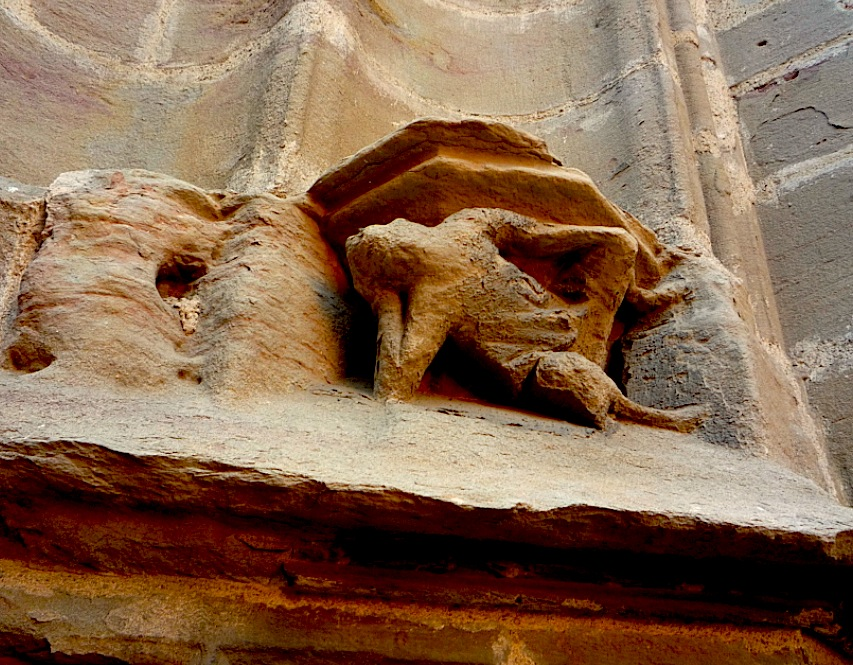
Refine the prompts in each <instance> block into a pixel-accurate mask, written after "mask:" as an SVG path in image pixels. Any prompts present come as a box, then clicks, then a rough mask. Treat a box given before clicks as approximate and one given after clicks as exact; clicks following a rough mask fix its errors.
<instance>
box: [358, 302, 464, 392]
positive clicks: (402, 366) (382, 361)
mask: <svg viewBox="0 0 853 665" xmlns="http://www.w3.org/2000/svg"><path fill="white" fill-rule="evenodd" d="M398 301H399V299H398ZM396 316H397V314H396V312H395V313H393V314H386V315H385V316H380V318H379V330H378V337H377V339H378V344H379V347H380V349H379V351H380V353H379V355H378V357H377V363H376V371H375V374H374V391H375V394H376V396H377V397H379V398H381V399H400V400H407V399H411V397H412V396H413V395H414V394H415V391H416V390H417V389H418V385H419V384H420V382H421V379H423V376H424V374H425V373H426V370H427V367H429V364H430V363H431V362H432V361H433V359H434V358H435V356H436V354H437V353H438V351H439V349H440V348H441V346H442V344H444V341H445V340H446V339H447V332H448V329H449V327H450V322H451V320H450V318H449V317H448V316H447V312H445V311H443V310H442V309H441V300H440V299H439V298H435V297H433V296H432V294H431V293H430V291H429V289H426V288H417V287H415V288H413V289H412V290H411V291H410V292H409V293H408V307H407V308H406V316H405V320H404V321H402V319H399V320H400V321H402V326H400V325H398V319H396ZM399 331H401V332H402V335H400V334H399ZM386 340H387V341H386ZM383 346H384V347H385V349H384V350H383ZM395 351H396V352H395Z"/></svg>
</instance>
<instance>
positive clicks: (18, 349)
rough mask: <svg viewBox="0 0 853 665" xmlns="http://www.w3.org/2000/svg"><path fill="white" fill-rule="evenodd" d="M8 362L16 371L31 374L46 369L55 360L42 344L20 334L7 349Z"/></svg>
mask: <svg viewBox="0 0 853 665" xmlns="http://www.w3.org/2000/svg"><path fill="white" fill-rule="evenodd" d="M8 355H9V363H10V364H11V365H12V368H13V369H14V370H16V371H18V372H27V373H29V374H33V373H34V372H39V371H41V370H43V369H46V368H47V367H49V366H50V365H51V363H52V362H53V361H54V360H56V356H54V355H53V354H52V353H51V352H50V351H49V350H48V349H47V348H46V347H45V346H44V345H43V344H40V343H38V342H37V341H36V340H32V339H30V338H29V337H28V336H25V335H22V336H20V337H19V338H18V339H17V340H16V342H15V343H14V344H13V345H12V346H10V347H9V350H8Z"/></svg>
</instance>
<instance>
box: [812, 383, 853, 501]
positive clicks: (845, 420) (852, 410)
mask: <svg viewBox="0 0 853 665" xmlns="http://www.w3.org/2000/svg"><path fill="white" fill-rule="evenodd" d="M808 391H809V397H810V399H811V402H812V404H813V405H815V406H817V407H818V409H819V410H820V414H821V416H823V425H824V428H825V430H826V433H827V441H828V444H829V453H830V455H831V456H832V457H833V459H834V461H835V462H836V463H837V464H838V466H839V468H840V469H841V473H842V476H843V481H844V483H845V485H846V486H847V487H853V448H851V446H850V442H851V441H853V415H851V414H853V370H850V369H848V370H847V371H842V372H835V373H833V374H831V375H829V376H827V378H826V379H824V380H821V381H817V382H814V383H810V384H808Z"/></svg>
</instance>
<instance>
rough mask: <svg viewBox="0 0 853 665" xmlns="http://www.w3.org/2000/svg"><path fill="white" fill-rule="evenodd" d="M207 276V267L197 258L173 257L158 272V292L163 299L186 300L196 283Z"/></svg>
mask: <svg viewBox="0 0 853 665" xmlns="http://www.w3.org/2000/svg"><path fill="white" fill-rule="evenodd" d="M206 274H207V265H205V263H204V261H203V260H201V259H199V258H197V257H195V256H173V257H172V258H171V259H169V260H168V261H166V262H165V263H163V265H161V266H160V269H159V270H158V271H157V281H156V284H157V291H158V293H159V294H160V297H161V298H164V299H165V298H186V297H187V296H189V295H191V294H192V292H193V291H194V290H195V282H196V281H198V280H199V279H200V278H201V277H204V275H206Z"/></svg>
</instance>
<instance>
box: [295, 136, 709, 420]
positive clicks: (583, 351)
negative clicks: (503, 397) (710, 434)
mask: <svg viewBox="0 0 853 665" xmlns="http://www.w3.org/2000/svg"><path fill="white" fill-rule="evenodd" d="M304 207H305V209H306V211H308V212H309V213H310V214H311V215H312V216H313V217H314V218H315V219H316V220H317V221H318V223H319V224H320V227H321V229H322V230H323V233H324V235H325V236H326V238H328V239H329V240H330V241H331V242H332V243H333V244H334V245H337V246H338V247H342V246H343V245H345V247H346V254H347V260H348V263H349V267H350V271H351V273H352V277H353V282H354V285H355V288H356V290H358V292H359V293H361V295H362V296H364V298H365V299H366V300H367V301H368V302H369V303H370V304H371V306H372V308H373V310H374V312H375V314H376V316H377V317H378V319H379V339H378V359H377V365H376V374H375V392H376V394H377V395H378V396H380V397H383V398H391V399H408V398H410V397H411V396H412V395H413V393H414V392H415V390H416V389H417V387H418V385H419V383H420V381H421V378H422V377H423V375H424V373H425V371H426V369H427V367H428V365H429V364H430V362H431V361H432V360H433V358H434V357H435V355H436V354H437V352H438V350H439V349H440V348H441V346H442V344H443V343H444V342H445V340H447V339H451V340H453V342H454V343H455V344H456V346H457V347H459V348H460V349H461V350H462V351H463V352H464V353H466V354H467V355H468V356H470V357H472V358H473V359H475V360H476V361H477V363H478V364H479V365H481V366H482V367H483V368H484V369H485V370H486V371H487V372H488V373H489V374H490V375H491V376H492V377H494V379H495V381H496V382H497V383H498V384H499V385H500V386H502V387H503V388H504V389H505V392H506V393H507V394H508V395H509V397H510V398H519V397H521V398H525V397H526V398H527V402H528V403H532V405H533V406H534V407H538V406H541V408H542V409H543V410H550V411H554V410H556V411H558V412H560V413H561V414H562V415H564V416H565V417H567V418H568V419H575V420H583V421H586V422H591V423H592V424H594V425H595V426H597V427H604V426H605V423H606V420H607V417H608V415H613V416H616V417H618V418H622V419H626V420H630V421H634V422H640V423H645V424H649V425H654V426H659V427H667V428H671V429H676V430H682V431H689V430H691V429H693V428H695V427H696V426H697V424H699V423H700V422H701V420H702V412H703V410H702V409H701V407H696V406H689V407H683V408H681V409H674V410H661V409H653V408H649V407H646V406H642V405H640V404H636V403H634V402H632V401H631V400H629V399H628V398H627V397H625V395H623V394H622V393H621V391H620V390H619V388H618V387H617V386H616V384H615V383H614V382H613V381H612V380H611V379H610V378H609V377H608V376H607V374H606V373H605V371H604V367H605V366H606V363H607V357H608V352H609V349H610V347H611V345H612V343H613V341H614V337H615V336H616V335H615V332H614V321H615V318H616V312H617V310H618V309H619V308H620V306H621V305H622V304H623V302H627V303H628V304H629V305H630V306H631V307H632V308H633V309H634V310H635V311H637V312H639V313H643V312H648V311H650V310H663V309H665V308H666V307H668V306H669V305H671V304H673V303H675V302H677V301H678V300H680V299H681V298H682V297H683V295H684V293H685V290H684V289H678V288H673V287H662V286H661V280H662V279H663V277H665V276H666V275H667V274H668V273H669V272H670V270H671V269H672V267H673V266H674V264H675V263H676V262H677V260H678V256H677V254H676V253H674V252H673V251H671V250H670V249H669V248H667V247H666V246H665V245H663V243H661V242H660V240H658V238H657V237H656V236H655V234H654V232H653V231H652V230H651V229H649V228H647V227H645V226H644V225H643V224H641V223H640V222H639V221H638V220H637V219H636V218H634V217H633V216H631V215H630V214H628V213H627V212H625V211H624V210H621V209H620V208H619V207H618V206H616V205H614V204H613V203H611V202H610V201H608V199H607V198H606V197H605V196H604V195H603V194H602V193H601V192H600V191H599V190H598V188H597V187H596V186H595V184H594V183H593V182H592V180H591V179H590V178H589V176H587V175H586V174H584V173H582V172H581V171H578V170H576V169H571V168H565V167H563V166H562V165H561V164H560V163H559V161H558V160H557V159H556V158H554V157H553V156H552V155H551V154H550V153H549V152H548V151H547V148H546V146H545V144H544V143H543V142H542V141H540V140H539V139H537V138H535V137H533V136H530V135H528V134H525V133H523V132H519V131H517V130H515V129H513V128H511V127H508V126H506V125H502V124H500V123H495V122H485V121H479V120H471V121H462V122H451V121H443V120H436V119H424V120H420V121H417V122H415V123H412V124H410V125H408V126H406V127H404V128H403V129H401V130H399V131H398V132H396V133H394V134H392V135H390V136H388V137H386V138H385V139H383V140H382V141H380V142H378V143H376V144H374V145H373V146H370V147H369V148H367V149H365V150H364V151H362V152H360V153H358V154H356V155H354V156H352V157H351V158H349V159H348V160H347V161H345V162H344V163H343V164H341V165H339V166H338V167H336V168H335V169H334V170H332V171H330V172H329V173H327V174H326V175H324V176H323V177H321V178H320V179H319V180H318V181H317V182H316V183H315V184H314V186H312V187H311V189H310V190H309V191H308V193H307V195H306V198H305V202H304Z"/></svg>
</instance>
